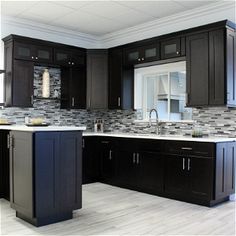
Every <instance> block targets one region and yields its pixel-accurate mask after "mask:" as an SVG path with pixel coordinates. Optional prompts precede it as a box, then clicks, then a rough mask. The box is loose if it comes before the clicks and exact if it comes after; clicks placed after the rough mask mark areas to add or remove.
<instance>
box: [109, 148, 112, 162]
mask: <svg viewBox="0 0 236 236" xmlns="http://www.w3.org/2000/svg"><path fill="white" fill-rule="evenodd" d="M111 159H112V150H110V151H109V160H111Z"/></svg>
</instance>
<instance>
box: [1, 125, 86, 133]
mask: <svg viewBox="0 0 236 236" xmlns="http://www.w3.org/2000/svg"><path fill="white" fill-rule="evenodd" d="M0 130H15V131H28V132H42V131H84V130H86V126H51V125H50V126H26V125H1V126H0Z"/></svg>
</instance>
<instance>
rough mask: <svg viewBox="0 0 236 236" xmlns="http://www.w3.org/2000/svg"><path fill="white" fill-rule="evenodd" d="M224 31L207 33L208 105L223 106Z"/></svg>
mask: <svg viewBox="0 0 236 236" xmlns="http://www.w3.org/2000/svg"><path fill="white" fill-rule="evenodd" d="M224 55H225V30H223V29H221V30H216V31H212V32H210V33H209V61H210V64H209V66H210V68H209V69H210V70H209V89H210V90H209V104H210V105H224V104H225V102H226V93H225V56H224Z"/></svg>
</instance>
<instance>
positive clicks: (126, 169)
mask: <svg viewBox="0 0 236 236" xmlns="http://www.w3.org/2000/svg"><path fill="white" fill-rule="evenodd" d="M134 158H135V157H134V153H133V152H131V151H127V150H120V149H119V150H118V151H117V159H116V182H117V183H118V185H121V186H126V187H135V186H137V173H138V172H137V168H138V167H137V164H135V160H134Z"/></svg>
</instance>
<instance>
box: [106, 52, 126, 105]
mask: <svg viewBox="0 0 236 236" xmlns="http://www.w3.org/2000/svg"><path fill="white" fill-rule="evenodd" d="M122 55H123V54H122V49H119V48H118V49H110V50H109V55H108V59H109V68H108V69H109V85H108V86H109V94H108V107H109V109H120V108H121V83H122V77H123V73H122V71H123V68H122V66H123V65H122Z"/></svg>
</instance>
